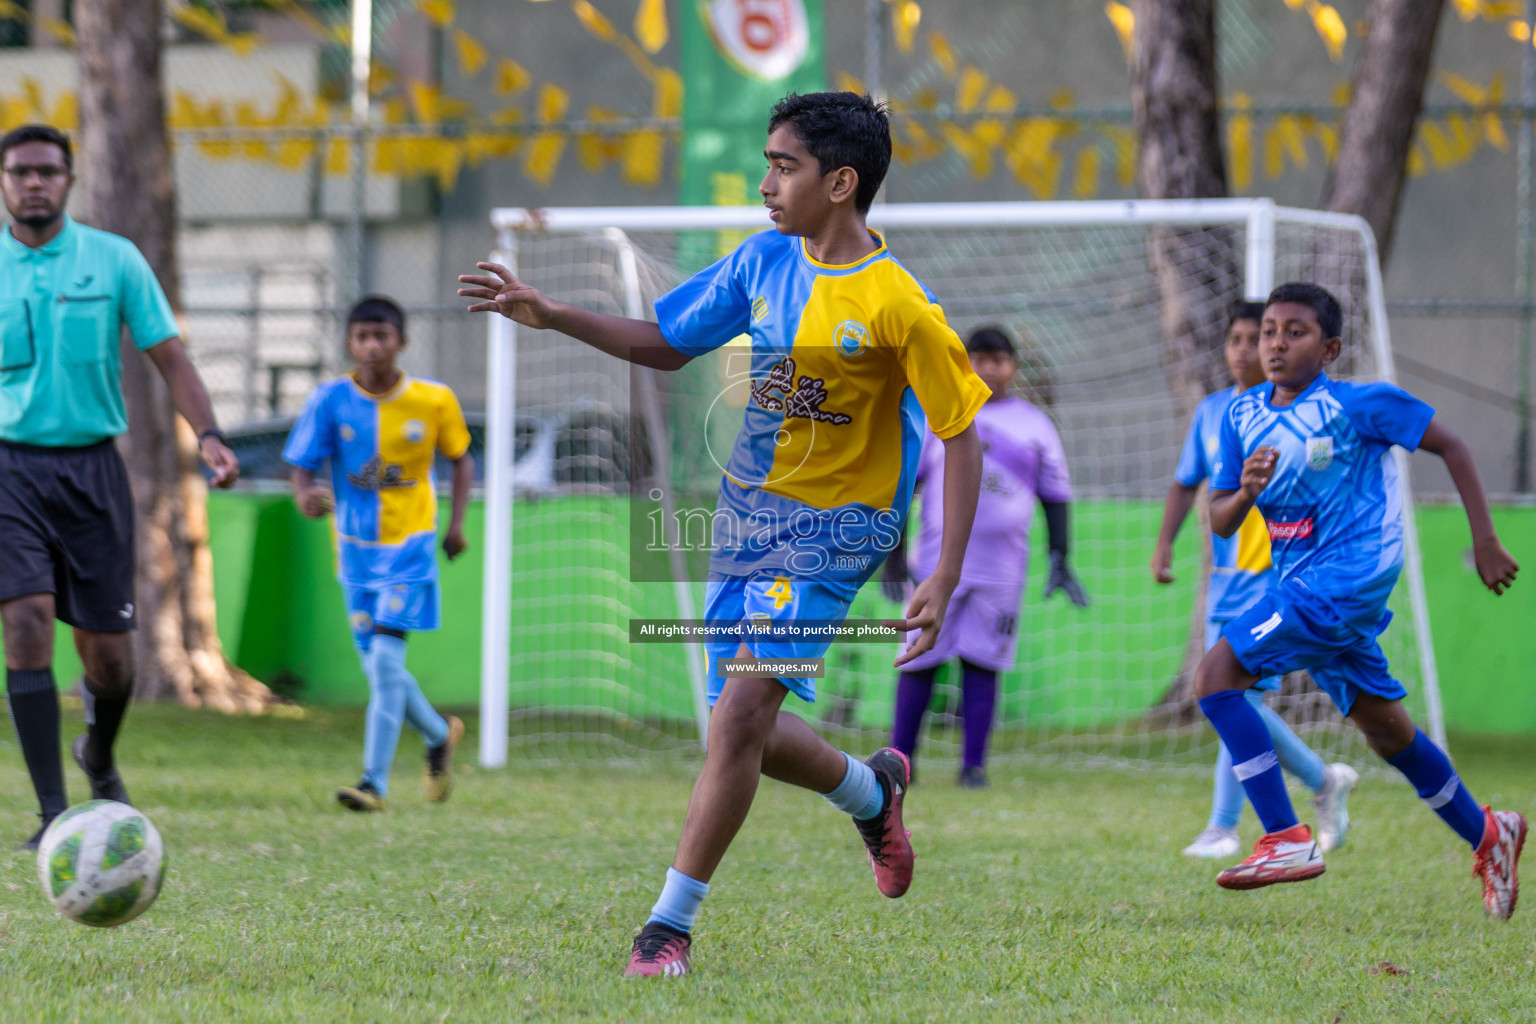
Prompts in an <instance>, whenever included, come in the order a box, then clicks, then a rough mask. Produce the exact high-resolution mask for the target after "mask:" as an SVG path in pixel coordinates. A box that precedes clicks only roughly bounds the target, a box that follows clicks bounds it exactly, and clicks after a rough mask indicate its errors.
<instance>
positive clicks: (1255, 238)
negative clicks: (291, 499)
mask: <svg viewBox="0 0 1536 1024" xmlns="http://www.w3.org/2000/svg"><path fill="white" fill-rule="evenodd" d="M869 223H870V226H871V227H873V228H876V229H889V230H892V231H902V230H911V231H915V232H920V231H925V230H933V231H942V232H951V233H953V232H956V231H965V230H967V229H977V230H984V231H999V230H1007V231H1018V232H1029V231H1031V230H1034V229H1061V228H1071V229H1097V228H1101V227H1102V228H1108V229H1113V228H1122V229H1123V228H1126V227H1135V226H1143V227H1147V228H1150V227H1155V226H1167V227H1172V228H1181V229H1183V228H1189V229H1202V228H1221V227H1230V228H1231V229H1233V230H1234V231H1241V232H1242V234H1243V243H1242V247H1241V252H1242V254H1243V255H1242V266H1241V268H1240V273H1241V291H1242V293H1243V296H1244V297H1246V298H1248V299H1250V300H1261V299H1263V298H1264V297H1265V296H1266V295H1267V294H1268V292H1269V291H1270V289H1271V288H1272V286H1273V285H1274V283H1275V281H1276V275H1277V272H1284V271H1293V268H1294V267H1298V266H1299V267H1306V266H1308V265H1309V264H1307V263H1306V259H1307V258H1312V257H1313V256H1315V251H1316V250H1320V249H1321V248H1322V243H1319V242H1316V241H1312V240H1310V236H1307V237H1308V240H1306V241H1303V242H1299V243H1296V244H1295V245H1292V246H1291V248H1290V249H1287V253H1288V254H1289V255H1288V256H1287V257H1286V258H1287V259H1289V262H1287V263H1286V264H1285V265H1284V266H1283V267H1281V266H1280V263H1281V254H1280V253H1279V252H1278V251H1277V237H1278V236H1279V235H1280V234H1281V233H1283V232H1298V231H1299V232H1307V231H1313V230H1316V231H1325V232H1329V233H1331V234H1330V236H1329V237H1335V236H1338V235H1343V236H1349V237H1351V238H1352V239H1353V242H1352V243H1351V244H1353V245H1355V246H1358V254H1359V255H1358V256H1353V257H1352V260H1354V263H1355V264H1358V265H1359V266H1358V269H1357V270H1352V271H1351V273H1354V274H1356V276H1360V275H1363V277H1362V279H1361V281H1360V283H1361V285H1362V287H1360V288H1359V290H1358V291H1359V295H1358V298H1357V299H1356V300H1355V302H1354V305H1355V306H1356V307H1358V308H1356V309H1355V310H1354V311H1353V315H1354V316H1355V317H1356V318H1357V320H1358V321H1359V322H1363V323H1368V324H1369V331H1368V333H1369V345H1368V349H1367V351H1368V357H1369V358H1368V359H1365V360H1364V361H1363V363H1362V365H1366V366H1367V367H1368V368H1367V370H1366V371H1365V374H1366V375H1368V376H1370V377H1372V378H1373V379H1381V380H1388V381H1392V380H1395V374H1394V366H1393V359H1392V348H1391V343H1390V338H1389V332H1388V324H1387V317H1386V304H1385V297H1384V295H1383V291H1382V278H1381V270H1380V266H1379V263H1378V260H1377V253H1376V243H1375V239H1374V237H1373V235H1372V233H1371V231H1370V228H1369V226H1368V225H1367V224H1366V222H1365V221H1364V220H1363V219H1362V218H1360V217H1356V216H1351V215H1345V214H1337V213H1327V212H1320V211H1313V210H1303V209H1293V208H1288V207H1282V206H1277V205H1276V204H1275V203H1274V202H1273V201H1272V200H1268V199H1212V200H1189V201H1089V202H1039V203H1030V202H1020V203H1013V202H997V203H924V204H899V203H893V204H882V205H877V206H875V207H873V208H872V209H871V210H870V213H869ZM491 224H492V227H493V229H494V230H495V233H496V251H495V252H494V253H492V255H491V258H492V259H493V260H494V261H496V262H499V263H502V264H504V265H506V266H508V267H510V268H512V269H513V270H514V272H517V271H518V269H519V265H520V255H521V254H522V253H523V250H524V248H525V246H526V245H527V244H528V240H529V239H535V238H536V239H549V238H558V237H562V236H570V237H575V236H588V237H598V238H601V239H603V240H604V242H605V243H606V244H608V245H609V246H611V247H612V250H613V252H614V253H615V254H616V256H615V260H614V268H613V273H614V274H615V275H616V282H615V284H614V288H615V290H616V293H617V295H618V298H617V299H616V300H615V301H616V302H617V303H618V308H619V310H620V311H622V312H623V313H624V314H625V315H628V316H632V317H638V318H646V319H653V318H654V313H653V311H652V310H651V308H650V305H649V303H650V301H651V300H652V299H653V298H654V295H650V296H647V295H645V294H643V293H642V288H641V287H640V271H639V270H638V269H637V256H636V248H637V247H636V245H635V244H634V243H632V242H631V238H632V236H637V235H654V234H656V233H670V234H677V233H684V232H727V231H738V232H751V231H758V230H763V229H765V228H768V227H769V226H770V223H769V221H768V219H767V216H766V213H765V211H764V209H763V208H762V207H760V206H751V207H588V208H578V207H556V208H547V209H538V210H533V209H521V208H501V209H496V210H494V211H493V212H492V214H491ZM1297 237H1302V236H1300V235H1298V236H1297ZM1309 246H1310V247H1311V249H1312V251H1311V252H1310V255H1309V254H1308V253H1304V252H1302V250H1307V249H1308V247H1309ZM893 252H894V255H895V256H896V257H897V258H898V259H902V260H903V262H906V260H905V258H904V257H905V250H904V248H903V247H902V246H901V245H900V244H893ZM1297 253H1301V255H1299V256H1298V255H1297ZM1291 257H1295V258H1291ZM639 258H640V259H644V258H645V257H644V255H643V252H642V255H641V257H639ZM1298 261H1299V262H1298ZM909 265H910V264H909ZM695 269H696V268H695ZM1020 272H1021V273H1023V271H1022V270H1021V271H1020ZM914 273H916V274H917V276H918V277H919V278H920V279H924V280H926V281H927V283H928V284H929V285H930V287H932V288H933V289H934V291H935V292H936V293H937V294H938V297H939V302H940V304H941V305H946V304H945V301H944V300H945V291H944V289H943V287H942V286H941V285H939V284H938V283H936V282H935V281H933V280H932V279H930V278H927V277H925V275H924V274H923V273H922V272H921V271H920V270H918V269H915V268H914ZM1282 279H1283V278H1282ZM1343 298H1344V296H1341V300H1342V299H1343ZM946 308H948V307H947V305H946ZM521 330H522V329H521V328H519V327H518V326H517V325H515V324H513V323H512V322H511V321H509V320H507V319H505V318H503V317H499V316H491V317H488V320H487V337H486V360H487V362H486V365H487V381H486V394H487V400H486V403H487V408H486V437H485V460H486V466H485V533H486V536H485V549H484V559H485V568H484V584H483V586H484V592H483V611H482V615H483V618H482V637H481V707H480V711H481V731H480V763H481V764H482V765H484V766H487V767H495V766H499V765H503V764H505V763H506V761H507V756H508V735H509V686H510V685H511V683H512V682H513V681H512V679H511V677H510V664H511V663H510V658H511V652H512V651H514V650H515V649H516V646H515V645H516V644H517V643H518V625H517V624H516V623H514V622H513V621H512V608H513V570H514V561H513V557H512V550H513V549H512V540H513V535H514V534H513V531H514V529H515V528H516V527H515V524H514V514H513V512H514V507H515V506H514V489H515V488H517V487H518V486H520V485H519V482H518V481H517V480H515V479H514V477H515V475H516V474H515V466H514V451H515V443H516V433H515V432H516V430H517V416H518V409H517V395H518V387H519V381H518V379H517V362H518V357H519V352H518V345H519V333H520V331H521ZM572 344H574V343H572ZM1149 344H1155V342H1149ZM523 386H524V387H525V388H526V387H528V382H527V381H524V382H523ZM641 391H642V393H641V394H639V395H637V396H636V403H637V406H638V407H639V408H638V410H637V411H638V414H639V415H640V416H641V417H643V418H644V420H645V421H646V423H647V424H648V425H649V429H650V437H651V440H652V442H653V443H659V444H660V445H661V446H662V447H663V448H665V447H666V442H665V441H664V440H661V439H660V433H661V430H662V424H661V421H660V419H659V417H658V415H657V414H656V411H655V402H654V395H652V396H650V397H649V398H648V397H647V395H646V394H645V393H644V391H645V389H644V388H643V387H642V388H641ZM1394 454H1395V456H1396V459H1397V466H1398V470H1399V474H1398V479H1399V483H1400V486H1401V489H1402V503H1403V508H1404V511H1405V516H1404V520H1405V521H1404V527H1405V540H1406V544H1405V548H1406V554H1405V565H1404V570H1405V575H1406V577H1407V579H1406V581H1405V582H1406V585H1407V599H1408V608H1407V610H1408V611H1409V614H1410V615H1411V618H1412V628H1413V630H1414V634H1415V636H1414V641H1415V645H1416V647H1417V652H1416V653H1417V660H1418V669H1419V671H1418V678H1417V687H1418V689H1419V692H1420V695H1421V697H1422V700H1423V701H1424V705H1423V711H1424V713H1425V716H1426V718H1427V722H1426V727H1427V728H1428V730H1429V731H1430V732H1431V733H1432V735H1433V736H1434V738H1435V740H1436V741H1437V742H1439V743H1441V744H1442V745H1444V742H1445V737H1444V726H1443V716H1442V713H1441V707H1440V695H1439V687H1438V679H1437V673H1436V670H1435V658H1434V650H1433V645H1432V637H1431V633H1430V628H1429V620H1428V610H1427V606H1426V601H1425V594H1424V583H1423V573H1422V571H1421V566H1420V553H1419V541H1418V532H1417V529H1416V526H1415V522H1414V519H1413V515H1412V509H1413V502H1412V488H1411V485H1410V476H1409V467H1408V458H1407V455H1406V453H1405V452H1403V451H1402V450H1401V449H1397V450H1395V452H1394ZM663 457H664V455H663ZM1172 468H1173V467H1172V464H1171V463H1169V464H1168V465H1167V467H1166V470H1167V473H1168V474H1171V472H1172ZM1148 548H1149V549H1150V538H1149V539H1148ZM675 598H676V608H677V611H678V612H679V616H680V617H683V618H691V617H693V605H694V596H693V594H692V592H691V588H690V586H689V584H688V583H686V582H682V581H681V577H679V582H677V583H676V584H675ZM689 650H690V652H691V653H690V654H689V656H688V658H687V669H688V675H689V678H688V680H687V681H686V683H687V685H688V686H689V688H690V689H691V692H692V696H693V704H694V714H695V719H696V728H697V731H698V740H699V742H700V743H702V742H703V741H704V739H705V732H706V728H707V724H708V709H707V707H706V706H705V701H704V683H705V680H704V664H703V660H702V657H701V656H700V653H699V652H698V650H697V648H696V647H695V646H694V645H689ZM682 684H683V681H682V680H679V685H682Z"/></svg>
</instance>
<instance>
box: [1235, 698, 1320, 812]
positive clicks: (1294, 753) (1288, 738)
mask: <svg viewBox="0 0 1536 1024" xmlns="http://www.w3.org/2000/svg"><path fill="white" fill-rule="evenodd" d="M1248 692H1249V693H1250V694H1255V693H1256V694H1258V695H1259V699H1258V701H1257V702H1256V706H1257V707H1258V709H1259V717H1260V718H1262V719H1264V728H1266V729H1268V730H1269V738H1270V740H1271V741H1272V742H1273V743H1274V744H1275V754H1276V755H1277V756H1278V757H1279V758H1280V767H1281V768H1283V769H1284V770H1286V771H1288V772H1290V773H1291V774H1292V775H1294V776H1296V778H1298V779H1300V780H1301V784H1302V785H1303V786H1306V787H1307V788H1308V789H1310V790H1311V791H1312V792H1314V793H1316V792H1317V791H1318V790H1320V789H1322V788H1323V781H1324V779H1325V778H1326V777H1327V776H1326V773H1325V772H1324V771H1323V767H1324V766H1323V759H1322V758H1321V757H1318V756H1317V752H1316V751H1315V750H1313V749H1312V748H1311V747H1309V746H1307V743H1306V741H1305V740H1303V739H1302V738H1301V737H1300V736H1297V735H1296V734H1295V733H1294V732H1292V731H1291V727H1290V726H1289V725H1286V724H1285V719H1283V718H1281V717H1280V715H1279V713H1278V712H1276V711H1275V710H1274V709H1273V708H1271V707H1270V706H1269V705H1268V704H1265V703H1264V695H1263V691H1261V690H1249V691H1248ZM1249 703H1250V704H1253V703H1255V702H1254V701H1252V700H1250V701H1249Z"/></svg>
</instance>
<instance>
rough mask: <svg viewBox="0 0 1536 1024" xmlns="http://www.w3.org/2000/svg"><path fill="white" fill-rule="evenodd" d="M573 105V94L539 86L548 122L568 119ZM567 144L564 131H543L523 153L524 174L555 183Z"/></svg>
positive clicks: (539, 107) (539, 103) (541, 112)
mask: <svg viewBox="0 0 1536 1024" xmlns="http://www.w3.org/2000/svg"><path fill="white" fill-rule="evenodd" d="M578 2H584V0H578ZM570 102H571V97H570V93H568V92H566V91H565V90H564V89H562V88H560V87H559V86H557V85H552V84H549V83H547V82H546V83H545V84H544V85H541V86H539V95H538V98H537V99H536V100H535V102H534V107H535V112H536V116H537V117H538V119H539V120H540V121H544V122H549V121H558V120H560V119H561V118H563V117H565V112H566V110H567V109H568V108H569V107H570ZM565 144H566V138H565V135H564V134H563V133H561V132H556V131H544V132H539V133H538V134H537V135H535V136H534V137H533V138H532V139H530V140H529V142H528V146H527V148H526V149H525V150H524V151H523V173H524V174H526V175H527V176H528V177H529V179H531V180H532V181H534V182H535V183H537V184H539V185H548V184H549V183H550V182H551V181H553V180H554V177H555V171H556V170H558V169H559V167H560V157H561V156H562V155H563V154H564V153H565Z"/></svg>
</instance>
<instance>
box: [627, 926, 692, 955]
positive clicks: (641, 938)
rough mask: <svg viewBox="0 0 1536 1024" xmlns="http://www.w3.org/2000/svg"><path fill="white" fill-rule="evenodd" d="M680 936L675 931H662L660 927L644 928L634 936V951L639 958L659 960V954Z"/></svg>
mask: <svg viewBox="0 0 1536 1024" xmlns="http://www.w3.org/2000/svg"><path fill="white" fill-rule="evenodd" d="M681 938H682V936H680V935H678V934H677V933H676V932H669V931H663V930H662V929H660V928H644V929H641V931H640V934H639V935H637V936H635V953H636V955H637V956H638V957H639V958H640V959H641V960H645V961H655V960H660V959H661V954H662V953H664V952H666V949H667V947H668V946H669V945H671V944H672V943H673V942H675V941H677V940H679V939H681Z"/></svg>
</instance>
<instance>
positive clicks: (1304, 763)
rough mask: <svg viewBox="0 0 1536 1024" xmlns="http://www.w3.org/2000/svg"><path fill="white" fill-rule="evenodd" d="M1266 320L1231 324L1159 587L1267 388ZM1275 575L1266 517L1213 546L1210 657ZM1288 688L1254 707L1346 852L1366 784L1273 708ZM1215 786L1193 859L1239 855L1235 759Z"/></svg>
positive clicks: (1172, 492)
mask: <svg viewBox="0 0 1536 1024" xmlns="http://www.w3.org/2000/svg"><path fill="white" fill-rule="evenodd" d="M1263 317H1264V304H1263V303H1262V302H1244V303H1242V304H1241V305H1239V306H1238V307H1237V309H1236V310H1235V311H1234V312H1233V314H1232V322H1231V323H1230V324H1228V326H1227V339H1226V345H1225V347H1224V349H1223V354H1224V355H1225V357H1226V360H1227V370H1228V371H1229V372H1230V373H1231V374H1232V380H1233V381H1234V382H1235V383H1234V384H1233V386H1232V387H1230V388H1224V389H1222V390H1221V391H1218V392H1216V393H1215V394H1213V395H1211V396H1209V397H1208V398H1206V399H1205V401H1203V402H1201V403H1200V405H1199V406H1198V407H1196V409H1195V414H1194V416H1193V417H1192V418H1191V420H1190V424H1189V435H1188V436H1187V437H1186V438H1185V439H1184V451H1183V453H1182V454H1181V455H1180V456H1179V465H1178V468H1177V469H1175V470H1174V474H1173V477H1174V479H1173V483H1172V484H1171V485H1169V487H1168V499H1167V501H1166V502H1165V503H1164V505H1163V522H1162V528H1161V529H1160V530H1159V531H1158V535H1157V548H1156V550H1155V551H1154V553H1153V555H1152V577H1153V579H1155V580H1157V582H1159V583H1164V584H1167V583H1172V582H1173V572H1172V567H1173V542H1174V539H1175V538H1176V537H1178V535H1179V527H1180V526H1182V525H1183V524H1184V519H1185V517H1186V516H1188V515H1189V510H1190V509H1191V508H1192V507H1193V506H1194V504H1195V496H1196V494H1197V493H1198V492H1199V489H1200V485H1201V484H1202V483H1204V482H1205V481H1206V480H1208V479H1210V478H1211V477H1212V476H1214V475H1215V474H1216V471H1217V469H1218V468H1219V466H1218V463H1217V458H1218V456H1219V455H1220V453H1221V451H1220V450H1221V423H1222V420H1223V419H1224V418H1225V416H1226V414H1227V409H1228V408H1229V407H1230V406H1231V405H1232V403H1233V401H1235V400H1236V399H1237V396H1238V395H1241V394H1242V393H1243V392H1244V391H1247V390H1248V389H1249V388H1253V387H1257V386H1259V385H1260V384H1263V383H1264V367H1263V364H1261V363H1260V362H1259V321H1260V320H1262V319H1263ZM1275 579H1276V577H1275V570H1274V565H1273V563H1272V562H1271V560H1270V557H1269V532H1268V530H1267V529H1266V528H1265V526H1264V517H1263V516H1261V515H1260V514H1259V513H1258V510H1257V509H1255V510H1252V511H1250V512H1249V513H1248V518H1247V519H1245V520H1243V524H1242V526H1241V527H1239V528H1238V531H1237V534H1236V535H1235V536H1233V537H1219V536H1214V535H1213V537H1212V542H1211V575H1210V579H1209V580H1208V581H1207V585H1206V601H1205V620H1206V626H1205V647H1206V649H1207V650H1209V649H1210V648H1211V646H1212V645H1214V644H1215V643H1216V641H1217V639H1218V638H1220V636H1221V630H1222V627H1224V626H1225V625H1226V624H1227V623H1228V622H1230V621H1232V620H1233V619H1235V618H1237V617H1238V616H1239V615H1241V614H1242V613H1243V612H1245V611H1247V610H1248V609H1249V608H1250V607H1252V606H1253V605H1254V604H1255V603H1257V602H1258V600H1259V599H1260V598H1262V597H1263V596H1264V593H1265V591H1267V590H1268V589H1269V588H1270V586H1272V585H1273V584H1274V583H1275ZM1279 688H1280V678H1279V677H1278V676H1269V677H1267V678H1264V679H1260V680H1259V681H1258V683H1256V684H1255V685H1254V687H1253V688H1252V689H1251V690H1249V691H1248V692H1247V695H1246V696H1247V698H1248V703H1250V704H1252V705H1253V706H1254V709H1255V710H1257V711H1258V712H1259V715H1260V716H1261V717H1262V718H1263V719H1264V726H1265V728H1267V729H1268V730H1269V738H1270V739H1271V740H1273V741H1274V744H1275V752H1276V753H1277V754H1278V755H1279V757H1280V766H1281V767H1282V768H1284V769H1285V770H1286V771H1288V772H1290V773H1291V774H1292V775H1294V776H1295V777H1296V778H1298V779H1300V780H1301V782H1302V784H1303V785H1305V786H1306V787H1307V788H1308V789H1310V790H1311V791H1312V793H1313V797H1312V805H1313V807H1315V808H1316V810H1317V824H1318V828H1317V845H1318V846H1319V847H1320V848H1321V849H1322V851H1323V852H1324V853H1327V852H1328V851H1329V850H1332V849H1334V848H1335V847H1337V846H1341V845H1343V843H1344V837H1345V835H1346V834H1347V833H1348V831H1349V810H1348V803H1347V801H1348V797H1349V792H1350V790H1351V789H1353V788H1354V785H1355V783H1356V782H1358V781H1359V779H1360V776H1359V773H1357V772H1356V771H1355V770H1354V769H1353V768H1351V767H1350V766H1349V765H1347V764H1329V765H1325V764H1324V763H1323V759H1322V758H1320V757H1318V756H1317V754H1315V753H1314V752H1313V751H1312V749H1311V748H1310V747H1308V746H1307V745H1306V743H1305V742H1303V740H1302V739H1301V737H1300V736H1297V735H1296V733H1294V732H1293V731H1291V727H1290V726H1288V725H1286V724H1285V719H1283V718H1281V717H1280V716H1279V715H1278V714H1276V713H1275V712H1274V711H1273V710H1272V709H1270V708H1269V707H1268V706H1267V705H1265V703H1264V694H1265V693H1266V692H1267V691H1272V690H1278V689H1279ZM1218 746H1219V748H1220V749H1219V751H1218V753H1217V756H1216V784H1215V792H1214V795H1213V796H1212V799H1211V817H1210V820H1209V821H1208V822H1207V823H1206V826H1205V828H1204V829H1203V830H1202V831H1201V832H1200V834H1199V835H1197V836H1195V839H1194V841H1193V842H1192V843H1190V844H1189V845H1188V846H1186V847H1184V853H1185V854H1186V855H1187V856H1190V857H1231V856H1234V855H1236V853H1237V851H1238V849H1239V846H1238V841H1237V822H1238V819H1239V818H1240V817H1241V816H1242V813H1243V803H1244V800H1243V787H1242V785H1241V784H1240V783H1239V782H1238V781H1237V776H1236V775H1235V774H1233V771H1232V755H1231V754H1230V753H1228V751H1227V748H1226V747H1225V746H1224V745H1218Z"/></svg>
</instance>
